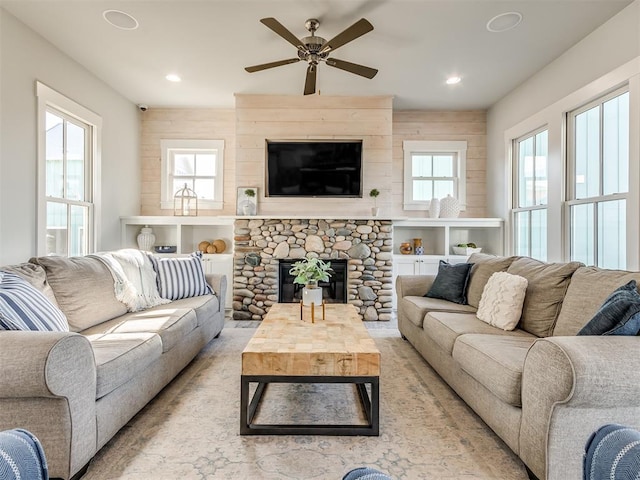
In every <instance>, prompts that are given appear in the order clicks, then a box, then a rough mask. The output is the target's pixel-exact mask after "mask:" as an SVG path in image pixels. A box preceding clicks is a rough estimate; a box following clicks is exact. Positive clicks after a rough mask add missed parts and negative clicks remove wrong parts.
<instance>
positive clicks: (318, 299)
mask: <svg viewBox="0 0 640 480" xmlns="http://www.w3.org/2000/svg"><path fill="white" fill-rule="evenodd" d="M289 274H290V275H295V278H294V279H293V283H297V284H299V285H304V289H303V290H302V303H303V305H307V306H309V305H311V304H312V303H314V304H316V305H320V304H322V287H320V286H319V285H318V282H328V281H329V277H331V262H324V261H322V260H320V259H319V258H316V257H311V258H306V259H304V260H300V261H298V262H296V263H294V264H293V267H291V269H290V270H289Z"/></svg>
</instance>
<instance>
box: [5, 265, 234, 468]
mask: <svg viewBox="0 0 640 480" xmlns="http://www.w3.org/2000/svg"><path fill="white" fill-rule="evenodd" d="M4 269H7V270H10V271H12V272H15V273H17V274H18V275H20V276H22V277H24V278H26V279H28V280H29V282H30V283H31V284H32V285H34V286H36V288H37V289H38V290H40V291H41V292H42V293H44V294H45V296H47V297H48V298H50V299H51V300H52V302H55V303H56V304H57V305H58V306H59V307H60V309H61V310H62V311H63V312H64V313H65V315H66V316H67V319H68V321H69V326H70V328H71V330H72V331H71V332H35V331H0V364H1V365H2V374H1V375H0V430H5V429H10V428H15V427H20V428H25V429H27V430H29V431H31V432H32V433H34V434H35V435H36V436H37V437H38V439H39V440H40V441H41V442H42V445H43V446H44V450H45V454H46V457H47V462H48V465H49V474H50V476H51V477H52V478H65V479H68V478H71V477H73V476H74V475H76V476H77V475H81V474H82V472H83V469H84V467H86V466H87V465H88V462H89V461H90V460H91V458H92V457H93V456H94V455H95V454H96V452H97V451H98V450H99V449H100V448H101V447H102V446H104V445H105V443H107V441H109V439H111V438H112V437H113V436H114V435H115V434H116V432H117V431H118V430H119V429H120V428H122V427H123V426H124V425H125V424H126V423H127V422H128V421H129V420H130V419H131V418H132V417H133V416H134V415H135V414H136V413H137V412H138V411H139V410H140V409H141V408H142V407H144V405H146V404H147V402H149V401H150V400H151V399H152V398H153V397H154V396H155V395H156V394H157V393H158V392H159V391H160V390H162V388H163V387H164V386H165V385H167V383H169V382H170V381H171V380H172V379H173V378H174V377H175V376H176V375H177V374H178V373H179V372H180V371H181V370H182V369H183V368H184V367H185V366H186V365H187V364H188V363H189V362H190V361H191V360H192V359H193V358H194V356H195V355H196V354H197V353H198V352H199V351H200V350H201V349H202V347H203V346H205V345H206V344H207V343H208V342H209V341H210V340H211V339H213V338H214V337H216V336H218V335H219V334H220V332H221V330H222V328H223V325H224V307H225V305H224V299H225V295H226V288H227V284H226V277H225V276H221V275H207V276H206V280H207V282H208V283H209V285H210V286H211V287H212V289H213V292H214V294H213V295H211V294H208V295H202V296H194V297H190V298H184V299H180V300H175V301H172V302H171V303H167V304H163V305H158V306H155V307H153V308H149V309H146V310H142V311H137V312H127V308H126V307H125V306H124V305H123V304H122V303H121V302H120V301H118V300H117V299H116V297H115V294H114V278H113V276H112V272H111V270H110V269H109V268H107V266H106V265H104V264H103V263H102V262H100V261H99V260H97V259H96V258H91V257H75V258H61V257H41V258H34V259H31V260H30V261H29V263H24V264H20V265H14V266H10V267H4Z"/></svg>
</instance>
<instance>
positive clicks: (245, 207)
mask: <svg viewBox="0 0 640 480" xmlns="http://www.w3.org/2000/svg"><path fill="white" fill-rule="evenodd" d="M242 213H243V214H244V215H251V204H250V203H245V204H244V205H242Z"/></svg>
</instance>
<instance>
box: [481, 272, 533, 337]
mask: <svg viewBox="0 0 640 480" xmlns="http://www.w3.org/2000/svg"><path fill="white" fill-rule="evenodd" d="M527 284H528V282H527V279H526V278H524V277H521V276H519V275H513V274H511V273H507V272H496V273H494V274H493V275H491V277H489V281H488V282H487V284H486V285H485V286H484V290H483V291H482V297H480V304H479V305H478V312H477V313H476V316H477V317H478V318H479V319H480V320H482V321H483V322H486V323H488V324H489V325H493V326H494V327H498V328H501V329H503V330H513V329H514V328H516V325H518V322H519V321H520V316H521V315H522V305H523V304H524V296H525V294H526V292H527Z"/></svg>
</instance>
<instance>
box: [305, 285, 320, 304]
mask: <svg viewBox="0 0 640 480" xmlns="http://www.w3.org/2000/svg"><path fill="white" fill-rule="evenodd" d="M312 303H313V304H314V305H315V306H316V307H319V306H320V305H322V287H319V286H317V285H315V286H313V285H307V286H306V287H304V288H303V289H302V304H303V305H304V306H305V307H310V306H311V304H312Z"/></svg>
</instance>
